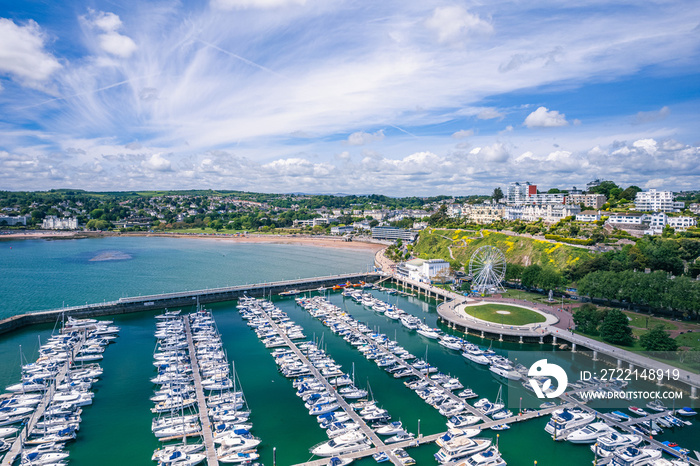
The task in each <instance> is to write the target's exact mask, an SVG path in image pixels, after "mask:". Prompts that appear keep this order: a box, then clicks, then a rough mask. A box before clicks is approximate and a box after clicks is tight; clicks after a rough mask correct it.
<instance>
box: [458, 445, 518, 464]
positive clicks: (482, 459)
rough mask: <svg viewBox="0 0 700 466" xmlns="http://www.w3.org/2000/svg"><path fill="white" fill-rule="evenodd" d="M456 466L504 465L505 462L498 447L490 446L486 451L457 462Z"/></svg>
mask: <svg viewBox="0 0 700 466" xmlns="http://www.w3.org/2000/svg"><path fill="white" fill-rule="evenodd" d="M456 466H506V462H505V460H504V459H503V458H502V457H501V453H500V452H499V451H498V448H496V447H490V448H489V449H488V450H486V451H483V452H481V453H477V454H476V455H472V456H470V457H469V458H467V459H466V461H461V462H459V463H457V465H456Z"/></svg>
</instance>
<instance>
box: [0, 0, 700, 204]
mask: <svg viewBox="0 0 700 466" xmlns="http://www.w3.org/2000/svg"><path fill="white" fill-rule="evenodd" d="M699 128H700V4H699V3H698V2H693V1H649V2H636V1H621V2H609V1H601V0H590V1H585V0H584V1H581V2H577V3H576V5H575V6H568V5H564V4H563V2H558V1H540V2H537V1H533V2H519V1H506V0H503V1H494V2H483V3H482V2H460V1H446V2H442V1H438V2H415V1H405V0H403V1H392V0H385V1H382V2H367V1H357V0H356V1H342V0H209V1H208V2H206V1H205V2H194V1H190V2H177V1H148V2H143V1H132V0H125V1H122V0H117V1H114V0H112V1H90V2H84V1H71V0H67V1H62V2H48V3H46V2H39V1H15V2H2V3H0V189H5V190H35V189H51V188H71V187H72V188H81V189H89V190H136V189H167V188H171V189H199V188H201V189H205V188H215V189H241V190H250V191H267V192H290V191H294V192H318V193H339V192H342V193H382V194H388V195H397V196H404V195H435V194H452V195H465V194H478V193H490V192H491V191H492V190H493V188H494V187H496V186H505V185H506V184H507V183H508V182H509V181H516V180H529V181H531V182H534V183H537V184H538V185H540V186H542V187H543V188H549V187H558V188H567V187H571V186H575V185H577V186H583V185H584V184H585V183H586V182H587V181H590V180H592V179H594V178H605V179H612V180H614V181H616V182H617V183H618V184H621V185H623V186H627V185H630V184H636V185H638V186H640V187H642V188H645V189H646V188H662V189H672V190H682V189H700V184H699V183H698V180H700V176H699V175H700V168H699V167H700V148H699V147H698V146H700V134H699V133H698V129H699Z"/></svg>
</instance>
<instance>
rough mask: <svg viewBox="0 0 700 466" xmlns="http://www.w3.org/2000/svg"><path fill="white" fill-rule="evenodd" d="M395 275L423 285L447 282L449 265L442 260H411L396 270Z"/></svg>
mask: <svg viewBox="0 0 700 466" xmlns="http://www.w3.org/2000/svg"><path fill="white" fill-rule="evenodd" d="M396 274H397V275H399V276H403V277H406V278H409V279H411V280H415V281H418V282H423V283H432V282H445V281H447V280H449V278H448V277H449V274H450V263H449V262H447V261H445V260H443V259H428V260H425V259H413V260H410V261H408V262H404V263H403V264H399V266H398V267H397V268H396Z"/></svg>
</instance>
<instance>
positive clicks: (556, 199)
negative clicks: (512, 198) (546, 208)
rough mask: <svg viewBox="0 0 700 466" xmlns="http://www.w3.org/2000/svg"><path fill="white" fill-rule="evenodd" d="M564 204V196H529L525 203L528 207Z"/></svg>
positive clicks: (547, 194)
mask: <svg viewBox="0 0 700 466" xmlns="http://www.w3.org/2000/svg"><path fill="white" fill-rule="evenodd" d="M565 202H566V194H561V193H556V194H549V193H544V194H530V195H529V196H528V197H527V200H526V203H527V204H529V205H545V204H564V203H565Z"/></svg>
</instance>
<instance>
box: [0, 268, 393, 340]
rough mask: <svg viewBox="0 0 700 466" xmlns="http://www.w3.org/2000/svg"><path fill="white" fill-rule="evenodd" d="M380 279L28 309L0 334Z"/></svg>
mask: <svg viewBox="0 0 700 466" xmlns="http://www.w3.org/2000/svg"><path fill="white" fill-rule="evenodd" d="M380 278H381V275H380V274H378V273H374V272H372V273H358V274H343V275H330V276H327V277H312V278H301V279H296V280H284V281H278V282H269V283H256V284H250V285H238V286H229V287H224V288H210V289H206V290H195V291H183V292H177V293H164V294H157V295H146V296H134V297H129V298H120V299H119V300H116V301H108V302H103V303H96V304H85V305H83V306H73V307H66V308H60V309H50V310H45V311H37V312H29V313H26V314H20V315H16V316H12V317H8V318H7V319H3V320H0V334H3V333H7V332H12V331H14V330H19V329H21V328H23V327H26V326H28V325H35V324H43V323H52V322H56V321H57V320H58V319H59V318H60V317H62V316H66V317H68V316H72V317H75V318H80V319H82V318H88V317H100V316H107V315H117V314H129V313H133V312H142V311H150V310H154V309H163V308H190V307H192V306H195V305H196V304H197V303H199V304H210V303H217V302H223V301H232V300H234V299H238V298H241V297H243V296H252V297H264V296H269V295H275V294H279V293H282V292H285V291H291V290H300V291H311V290H314V291H315V290H317V289H318V288H320V287H325V288H331V287H333V286H336V285H340V284H345V283H348V282H350V283H358V282H367V283H374V282H376V281H378V280H379V279H380Z"/></svg>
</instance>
